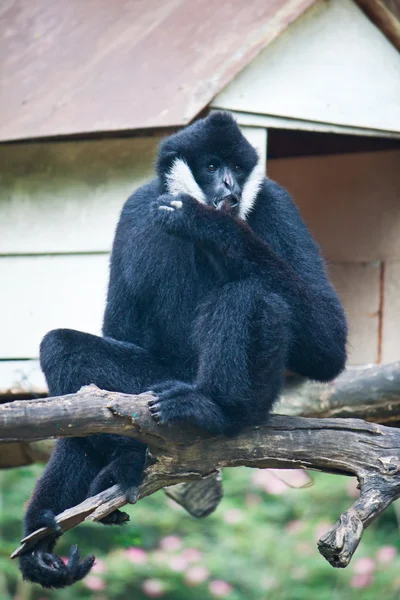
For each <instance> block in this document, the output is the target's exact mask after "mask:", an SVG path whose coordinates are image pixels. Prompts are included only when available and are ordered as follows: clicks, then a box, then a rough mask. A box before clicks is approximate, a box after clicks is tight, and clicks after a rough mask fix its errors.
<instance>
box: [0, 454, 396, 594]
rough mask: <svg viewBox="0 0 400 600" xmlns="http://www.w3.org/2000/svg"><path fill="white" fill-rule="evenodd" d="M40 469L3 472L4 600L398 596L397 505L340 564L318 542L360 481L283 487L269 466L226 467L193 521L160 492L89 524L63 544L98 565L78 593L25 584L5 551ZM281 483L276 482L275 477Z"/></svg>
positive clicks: (0, 564) (0, 567)
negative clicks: (211, 502) (115, 520)
mask: <svg viewBox="0 0 400 600" xmlns="http://www.w3.org/2000/svg"><path fill="white" fill-rule="evenodd" d="M40 472H41V468H40V467H38V466H35V467H32V468H21V469H14V470H10V471H3V472H0V486H1V494H0V533H1V538H0V600H8V599H11V598H16V597H18V598H19V599H20V600H45V599H49V600H50V599H59V600H67V599H70V598H72V597H74V598H77V599H78V600H79V599H89V598H90V599H92V598H93V599H98V600H105V599H110V600H125V599H126V598H135V600H145V599H148V598H152V597H153V598H155V597H162V598H164V599H165V600H187V598H189V597H190V599H191V600H212V599H215V598H223V597H226V598H229V600H264V599H266V598H274V600H309V599H310V598H316V599H317V598H318V600H359V597H360V595H361V597H362V598H363V600H376V598H377V597H378V594H379V595H383V596H384V597H385V599H387V600H395V599H398V598H400V575H399V573H400V558H399V556H398V554H397V551H398V550H400V543H399V540H398V523H397V519H396V514H395V511H394V510H393V508H392V509H390V510H388V511H387V513H386V514H385V515H384V516H383V517H382V518H381V519H380V521H379V522H378V523H376V524H373V525H372V526H371V527H370V529H369V530H368V531H367V532H366V534H365V535H364V539H363V541H362V543H361V546H360V548H359V549H358V551H357V553H356V556H355V558H354V559H353V562H352V563H351V565H350V566H349V567H348V568H347V569H345V570H335V569H333V568H332V567H330V566H329V565H328V563H327V562H326V561H325V560H324V559H323V558H322V557H321V556H320V555H319V553H318V550H317V547H316V540H317V539H318V537H319V536H320V535H321V534H322V533H323V532H324V531H326V530H327V529H328V528H329V526H330V524H332V523H333V522H334V521H335V520H336V518H337V517H338V516H339V514H340V512H341V511H343V510H345V509H346V508H347V507H348V506H349V504H350V503H352V502H353V501H354V495H355V494H356V493H357V492H356V490H355V486H354V480H352V479H349V478H345V477H338V476H334V475H326V474H320V473H317V474H315V475H314V478H315V485H314V486H313V487H311V488H308V489H297V490H296V489H291V488H287V487H286V488H285V487H284V486H283V485H282V484H281V482H279V481H278V480H276V479H275V478H274V476H273V475H271V474H270V473H268V472H261V471H256V470H250V469H245V468H240V469H239V468H238V469H231V470H226V471H225V472H224V490H225V498H224V500H223V502H222V503H221V505H220V507H219V508H218V510H217V511H216V512H215V513H214V514H213V515H211V516H210V517H208V518H207V519H204V520H195V519H193V518H191V517H190V516H189V515H187V514H186V513H185V512H184V510H183V509H181V508H180V507H178V506H177V505H176V504H175V503H173V502H172V501H171V500H168V499H167V498H166V497H165V495H164V494H163V493H158V494H155V495H154V496H152V497H150V498H148V499H146V500H143V501H141V502H139V503H138V505H137V506H134V507H129V508H128V512H129V513H130V515H131V522H130V523H129V524H127V525H126V526H123V527H120V528H112V527H104V526H101V525H99V524H84V525H81V526H79V527H78V528H76V529H74V530H72V531H70V532H68V533H67V534H65V535H64V536H63V538H62V539H61V540H60V542H59V544H58V550H59V554H60V555H61V556H66V555H67V554H68V548H69V545H71V544H72V543H78V544H79V546H80V548H81V550H82V554H88V553H92V552H94V553H95V554H96V556H97V559H98V562H97V564H96V566H95V568H94V571H93V572H92V573H91V574H90V575H89V576H88V577H87V578H86V579H85V580H84V581H83V582H81V583H79V584H77V585H76V586H75V588H74V590H73V593H72V591H71V589H66V590H60V591H53V592H51V591H45V590H42V589H41V588H40V587H38V586H30V585H29V584H26V583H25V584H22V583H21V581H20V576H19V572H18V568H17V564H16V563H15V562H12V561H10V560H9V558H8V556H9V554H10V553H11V552H12V550H13V549H14V548H15V547H16V546H17V545H18V541H19V538H20V533H21V520H22V515H23V512H24V505H25V503H26V501H27V500H28V498H29V495H30V493H31V490H32V488H33V484H34V480H35V479H36V478H37V477H38V476H39V474H40ZM274 482H275V483H274Z"/></svg>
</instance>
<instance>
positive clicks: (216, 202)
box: [193, 154, 249, 216]
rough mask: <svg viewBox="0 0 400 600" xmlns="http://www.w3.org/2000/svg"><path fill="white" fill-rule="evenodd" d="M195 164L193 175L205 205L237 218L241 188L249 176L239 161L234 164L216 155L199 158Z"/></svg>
mask: <svg viewBox="0 0 400 600" xmlns="http://www.w3.org/2000/svg"><path fill="white" fill-rule="evenodd" d="M196 163H197V164H195V165H193V171H194V172H193V175H194V178H195V180H196V182H197V183H198V185H199V187H200V189H201V190H202V191H203V193H204V196H205V203H206V204H208V205H209V206H212V207H214V208H216V209H217V210H224V211H226V212H229V213H231V214H233V215H234V216H237V215H238V214H239V205H240V200H241V198H242V192H243V186H244V183H245V181H246V179H247V176H248V175H249V173H247V172H246V169H245V168H244V167H243V166H241V165H240V164H239V161H236V163H237V164H234V163H231V162H228V161H227V160H226V159H224V158H223V157H221V156H217V155H216V154H214V155H213V154H211V155H210V156H205V157H201V160H198V161H196Z"/></svg>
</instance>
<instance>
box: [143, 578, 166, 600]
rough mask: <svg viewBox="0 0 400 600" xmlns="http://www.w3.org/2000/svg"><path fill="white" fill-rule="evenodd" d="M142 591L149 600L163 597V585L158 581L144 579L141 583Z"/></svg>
mask: <svg viewBox="0 0 400 600" xmlns="http://www.w3.org/2000/svg"><path fill="white" fill-rule="evenodd" d="M142 590H143V592H144V593H145V594H146V596H149V597H150V598H160V596H164V591H165V588H164V585H163V583H162V581H160V580H159V579H145V580H144V581H143V583H142Z"/></svg>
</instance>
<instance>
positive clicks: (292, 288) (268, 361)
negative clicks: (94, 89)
mask: <svg viewBox="0 0 400 600" xmlns="http://www.w3.org/2000/svg"><path fill="white" fill-rule="evenodd" d="M176 158H184V159H185V160H186V162H187V163H188V165H189V166H190V168H191V171H192V173H193V174H194V176H195V178H196V180H197V183H199V184H200V187H201V189H202V190H203V191H207V202H206V203H205V204H201V203H200V202H198V201H196V200H194V199H193V198H192V197H190V196H187V195H185V194H181V195H179V196H178V197H175V198H174V197H172V196H170V195H168V194H167V187H166V186H167V180H166V174H167V173H168V171H169V169H170V168H171V165H172V164H173V161H174V160H175V159H176ZM210 161H212V162H213V163H214V162H215V161H217V162H218V161H219V164H220V165H221V168H222V167H224V168H225V167H226V169H228V171H229V172H235V173H236V175H235V185H236V188H237V186H239V188H240V189H242V187H243V184H244V182H245V180H246V177H247V176H248V175H249V173H250V172H251V170H252V169H253V168H254V166H255V164H256V162H257V155H256V152H255V150H254V149H253V148H252V146H250V144H249V143H248V142H247V141H246V140H245V138H244V137H243V136H242V134H241V132H240V130H239V128H238V127H237V125H236V123H235V122H234V121H233V119H232V118H231V117H230V116H229V115H227V114H215V115H212V116H210V117H208V118H207V119H203V120H201V121H198V122H197V123H195V124H194V125H191V126H190V127H187V128H186V129H184V130H183V131H181V132H179V133H177V134H175V135H173V136H171V137H170V138H168V139H167V140H166V141H164V142H163V144H162V145H161V148H160V152H159V159H158V164H157V171H158V176H157V177H156V179H154V180H153V181H152V182H151V183H149V184H148V185H145V186H143V187H142V188H140V189H139V190H138V191H137V192H135V193H134V194H133V195H132V196H131V197H130V198H129V199H128V201H127V202H126V204H125V206H124V208H123V210H122V214H121V218H120V221H119V224H118V228H117V232H116V236H115V241H114V246H113V251H112V257H111V273H110V283H109V290H108V298H107V307H106V311H105V317H104V327H103V334H104V337H102V338H101V337H97V336H93V335H89V334H86V333H81V332H78V331H72V330H62V329H60V330H55V331H52V332H50V333H48V334H47V335H46V337H45V338H44V340H43V342H42V345H41V351H40V356H41V365H42V368H43V371H44V373H45V375H46V379H47V382H48V385H49V390H50V394H51V395H60V394H68V393H72V392H76V391H77V390H78V389H79V388H80V387H81V386H82V385H85V384H89V383H95V384H96V385H98V386H99V387H100V388H104V389H107V390H113V391H120V392H126V393H132V394H137V393H140V392H144V391H146V390H150V389H151V390H153V391H154V392H155V393H156V395H157V399H156V400H153V401H151V402H150V406H149V408H150V411H151V414H152V415H153V417H154V418H155V419H156V420H157V421H158V422H160V423H168V422H172V421H184V422H185V421H186V422H188V423H191V424H195V425H198V426H199V427H202V428H204V429H206V430H208V431H210V432H212V433H222V434H226V435H231V434H234V433H236V432H237V431H239V430H240V429H241V428H243V427H245V426H247V425H253V424H257V423H259V422H260V421H264V420H265V419H266V418H267V415H268V412H269V410H270V408H271V406H272V404H273V402H274V401H275V399H276V398H277V396H278V394H279V390H280V387H281V384H282V379H283V374H284V371H285V369H290V370H291V371H294V372H297V373H299V374H301V375H304V376H306V377H309V378H311V379H316V380H319V381H328V380H330V379H332V378H334V377H335V376H336V375H338V374H339V373H340V371H341V370H342V369H343V367H344V365H345V359H346V349H345V347H346V333H347V332H346V321H345V317H344V314H343V310H342V307H341V305H340V302H339V300H338V298H337V295H336V293H335V291H334V290H333V288H332V286H331V284H330V283H329V281H328V280H327V277H326V274H325V270H324V265H323V261H322V259H321V257H320V254H319V250H318V247H317V245H316V244H315V242H314V241H313V239H312V237H311V235H310V233H309V232H308V230H307V228H306V226H305V225H304V223H303V221H302V219H301V217H300V215H299V213H298V211H297V209H296V207H295V206H294V204H293V202H292V200H291V199H290V197H289V195H288V193H287V192H286V191H285V190H284V189H283V188H281V187H280V186H279V185H278V184H276V183H274V182H272V181H270V180H268V179H265V180H264V181H263V183H262V187H261V190H260V191H259V193H258V195H257V198H256V201H255V204H254V206H253V209H252V210H251V211H250V213H249V215H248V218H247V222H245V221H243V220H240V219H239V218H236V217H235V213H234V212H233V211H231V212H230V210H229V206H227V207H225V209H223V210H216V209H215V208H212V207H210V206H208V204H210V202H209V196H210V194H211V192H210V190H211V189H212V186H213V185H214V184H213V181H217V180H213V179H212V176H213V175H212V174H210V170H209V169H208V170H207V165H208V164H209V162H210ZM221 181H222V180H221ZM221 181H220V182H219V185H220V184H221ZM215 189H217V188H215ZM218 189H219V188H218ZM176 200H179V201H180V202H181V203H182V205H181V208H171V206H172V205H171V204H170V202H171V201H176ZM160 207H161V208H160ZM165 207H167V209H166V208H165ZM144 461H145V446H144V445H143V444H141V443H139V442H136V441H134V440H132V439H129V438H125V437H122V436H114V435H93V436H90V437H87V438H80V439H65V440H60V441H59V442H58V443H57V446H56V449H55V451H54V454H53V456H52V459H51V460H50V462H49V464H48V466H47V469H46V471H45V474H44V475H43V477H42V479H41V480H40V481H39V482H38V484H37V486H36V489H35V492H34V494H33V497H32V499H31V502H30V505H29V508H28V511H27V514H26V520H25V533H26V534H29V533H30V532H32V531H33V530H35V529H36V528H38V527H41V526H43V525H51V526H53V528H54V536H53V538H52V539H48V540H46V541H44V542H42V543H41V545H39V546H38V547H37V548H36V549H35V551H34V552H33V553H30V554H26V555H24V556H22V558H21V569H22V572H23V576H24V577H25V578H26V579H29V580H31V581H34V582H38V583H40V584H41V585H42V586H44V587H63V586H65V585H69V584H71V583H73V582H74V581H77V580H78V579H81V578H82V577H84V576H85V575H86V573H87V572H88V571H89V570H90V568H91V566H92V564H93V557H88V558H87V559H85V560H84V561H83V562H82V563H79V555H78V554H77V549H75V548H73V550H72V554H71V558H70V562H69V563H68V565H64V563H62V561H60V559H58V558H57V557H56V556H55V555H54V554H53V553H52V551H53V546H54V543H55V539H56V537H57V535H59V533H60V532H59V531H58V530H57V526H56V523H55V521H54V515H55V514H57V513H58V512H60V511H62V510H64V509H66V508H67V507H70V506H72V505H74V504H76V503H78V502H81V501H82V500H83V499H84V498H85V497H87V496H90V495H93V494H96V493H97V492H99V491H101V490H103V489H104V488H107V487H109V486H110V485H112V484H114V483H119V484H121V485H122V486H123V487H124V488H125V489H126V490H127V494H128V497H129V498H130V499H131V500H134V499H135V494H136V490H137V486H138V485H139V483H140V479H141V476H142V471H143V466H144ZM121 515H122V516H121ZM108 520H109V522H117V523H118V522H122V521H124V520H126V518H125V517H124V516H123V513H120V512H119V511H118V513H116V514H114V515H111V516H110V518H109V519H108Z"/></svg>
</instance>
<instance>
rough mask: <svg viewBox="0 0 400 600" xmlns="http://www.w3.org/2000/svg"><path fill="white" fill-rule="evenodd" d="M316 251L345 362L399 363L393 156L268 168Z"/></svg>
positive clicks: (397, 187) (397, 168) (399, 271)
mask: <svg viewBox="0 0 400 600" xmlns="http://www.w3.org/2000/svg"><path fill="white" fill-rule="evenodd" d="M268 175H269V176H270V177H271V178H272V179H276V180H277V181H279V182H280V183H281V184H282V185H284V186H285V187H287V188H288V189H289V191H290V192H291V194H292V195H293V196H294V199H295V201H296V204H297V205H298V207H299V208H300V211H301V213H302V215H303V217H304V219H305V221H306V223H307V224H308V226H309V227H310V229H311V231H312V232H313V234H314V236H315V238H316V239H317V241H318V242H319V244H320V245H321V247H322V250H323V253H324V256H325V257H326V259H327V262H328V269H329V272H330V275H331V278H332V280H333V282H334V284H335V286H336V288H337V290H338V292H339V294H340V296H341V298H342V300H343V303H344V305H345V308H346V311H347V314H348V318H349V323H350V345H349V353H350V362H351V363H352V364H365V363H373V362H380V361H383V362H391V361H395V360H399V359H400V293H399V292H400V151H399V150H389V151H381V152H370V153H358V154H342V155H335V156H317V157H302V158H293V159H279V160H270V161H268Z"/></svg>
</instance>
